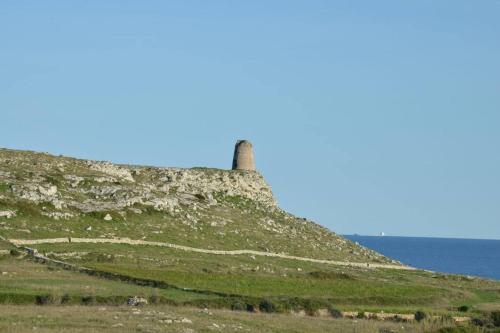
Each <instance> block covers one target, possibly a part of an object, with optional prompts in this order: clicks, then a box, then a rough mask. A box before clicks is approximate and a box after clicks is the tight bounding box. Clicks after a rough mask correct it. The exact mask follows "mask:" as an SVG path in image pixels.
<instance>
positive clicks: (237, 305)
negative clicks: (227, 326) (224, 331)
mask: <svg viewBox="0 0 500 333" xmlns="http://www.w3.org/2000/svg"><path fill="white" fill-rule="evenodd" d="M247 308H248V307H247V304H245V303H243V302H240V301H236V302H234V303H233V304H231V310H233V311H246V310H247Z"/></svg>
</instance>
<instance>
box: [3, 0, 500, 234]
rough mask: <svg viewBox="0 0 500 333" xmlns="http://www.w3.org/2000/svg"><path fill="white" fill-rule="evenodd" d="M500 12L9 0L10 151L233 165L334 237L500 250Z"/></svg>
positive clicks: (474, 4)
mask: <svg viewBox="0 0 500 333" xmlns="http://www.w3.org/2000/svg"><path fill="white" fill-rule="evenodd" d="M499 17H500V1H498V0H494V1H493V0H481V1H470V0H467V1H463V0H448V1H447V0H441V1H436V0H418V1H402V0H397V1H396V0H395V1H386V0H378V1H373V0H366V1H356V0H354V1H331V0H329V1H314V0H311V1H292V0H286V1H204V0H203V1H201V0H200V1H188V0H182V1H138V0H137V1H125V0H119V1H118V0H116V1H107V0H94V1H63V0H60V1H50V0H44V1H38V0H33V1H23V0H2V1H1V2H0V146H2V147H7V148H15V149H30V150H38V151H47V152H50V153H53V154H64V155H69V156H75V157H81V158H90V159H99V160H110V161H113V162H121V163H133V164H148V165H157V166H182V167H191V166H210V167H217V168H229V167H230V166H231V159H232V150H233V145H234V143H235V141H236V140H237V139H248V140H251V141H252V142H253V143H254V147H255V154H256V161H257V167H258V169H259V170H260V171H261V172H262V173H263V174H264V176H265V177H266V179H267V180H268V182H269V183H270V184H271V185H272V186H273V189H274V192H275V194H276V196H277V198H278V200H279V202H280V203H281V205H282V207H283V208H285V209H286V210H289V211H291V212H293V213H295V214H298V215H300V216H304V217H308V218H310V219H312V220H315V221H316V222H318V223H320V224H322V225H325V226H327V227H328V228H330V229H332V230H334V231H336V232H339V233H359V234H378V233H379V232H381V231H384V232H385V233H386V234H388V235H412V236H444V237H474V238H496V239H500V19H499Z"/></svg>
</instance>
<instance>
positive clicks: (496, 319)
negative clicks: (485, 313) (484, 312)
mask: <svg viewBox="0 0 500 333" xmlns="http://www.w3.org/2000/svg"><path fill="white" fill-rule="evenodd" d="M491 320H492V321H493V325H495V326H496V327H500V311H493V312H492V313H491Z"/></svg>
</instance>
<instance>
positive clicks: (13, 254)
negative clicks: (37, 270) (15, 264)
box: [10, 249, 22, 257]
mask: <svg viewBox="0 0 500 333" xmlns="http://www.w3.org/2000/svg"><path fill="white" fill-rule="evenodd" d="M21 254H22V252H21V251H19V250H18V249H11V250H10V255H11V256H13V257H19V256H20V255H21Z"/></svg>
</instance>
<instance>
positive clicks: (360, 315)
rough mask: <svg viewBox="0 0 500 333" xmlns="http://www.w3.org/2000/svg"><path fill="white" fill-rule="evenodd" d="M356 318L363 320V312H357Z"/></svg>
mask: <svg viewBox="0 0 500 333" xmlns="http://www.w3.org/2000/svg"><path fill="white" fill-rule="evenodd" d="M356 317H358V319H363V318H365V312H364V311H359V312H358V315H357V316H356Z"/></svg>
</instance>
